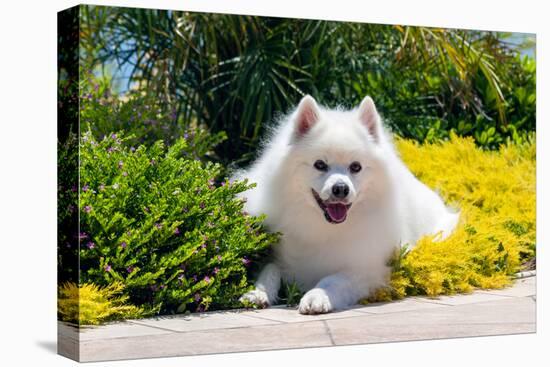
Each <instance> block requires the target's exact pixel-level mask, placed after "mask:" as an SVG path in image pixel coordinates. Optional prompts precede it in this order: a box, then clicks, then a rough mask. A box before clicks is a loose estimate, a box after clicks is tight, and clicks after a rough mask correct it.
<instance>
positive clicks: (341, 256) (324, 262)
mask: <svg viewBox="0 0 550 367" xmlns="http://www.w3.org/2000/svg"><path fill="white" fill-rule="evenodd" d="M535 46H536V38H535V35H534V34H522V33H504V32H494V31H487V30H464V29H445V28H433V27H422V26H414V27H413V26H407V25H382V24H368V23H352V22H336V21H327V20H314V19H292V18H273V17H260V16H249V15H246V16H245V15H231V14H213V13H200V12H187V11H171V10H155V9H134V8H121V7H103V6H92V5H80V6H77V7H74V8H71V9H68V10H65V11H62V12H60V13H59V14H58V75H59V79H58V314H57V317H58V351H59V353H60V354H62V355H64V356H66V357H69V358H72V359H75V360H78V361H104V360H120V359H135V358H148V357H169V356H187V355H196V354H210V353H228V352H243V351H261V350H276V349H285V348H307V347H320V346H337V345H351V344H369V343H380V342H396V341H412V340H429V339H438V338H456V337H472V336H487V335H506V334H520V333H533V332H535V331H536V320H535V316H536V61H535V51H536V47H535Z"/></svg>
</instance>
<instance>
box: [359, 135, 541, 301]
mask: <svg viewBox="0 0 550 367" xmlns="http://www.w3.org/2000/svg"><path fill="white" fill-rule="evenodd" d="M533 140H534V139H533ZM396 145H397V149H398V151H399V152H400V154H401V157H402V159H403V160H404V161H405V163H406V164H407V165H408V167H409V168H410V169H411V171H412V172H413V173H414V174H415V175H416V176H417V177H418V178H419V179H420V180H421V181H422V182H424V183H425V184H427V185H428V186H429V187H431V188H432V189H434V190H436V191H437V192H439V193H440V194H441V195H442V197H443V198H444V199H445V201H446V202H447V203H448V204H450V205H451V206H454V207H456V208H459V209H460V211H461V219H460V223H459V225H458V227H457V229H456V230H455V231H454V233H453V234H452V235H451V236H449V237H448V238H447V239H445V240H444V241H437V240H436V239H434V238H431V237H425V238H422V239H421V240H420V241H419V242H418V243H417V244H416V246H415V247H414V248H413V249H412V250H411V251H410V252H408V253H406V252H405V251H401V253H400V254H397V255H396V257H395V258H394V259H393V260H392V261H393V263H392V265H393V269H394V270H393V273H392V276H391V281H390V289H389V290H388V289H386V290H385V291H384V290H379V291H377V292H375V294H373V295H371V297H370V298H369V300H370V301H382V300H388V299H391V298H402V297H404V296H406V295H415V294H425V295H428V296H431V297H435V296H437V295H440V294H453V293H457V292H470V291H472V289H473V288H502V287H504V286H506V285H508V284H510V282H511V280H512V275H513V274H514V273H515V272H517V271H518V270H520V267H521V263H522V262H523V261H525V260H526V259H529V258H532V257H533V256H534V255H535V241H536V227H535V224H536V223H535V219H536V205H535V204H536V192H535V189H536V184H535V183H536V146H535V144H534V143H527V144H524V145H521V146H517V145H512V144H509V145H503V146H502V147H501V148H500V150H499V151H483V150H481V149H479V148H477V147H476V146H475V144H474V141H473V140H472V139H471V138H459V137H457V136H452V137H451V139H450V141H448V142H443V143H435V144H424V145H420V144H418V143H416V142H413V141H409V140H402V139H398V140H397V142H396Z"/></svg>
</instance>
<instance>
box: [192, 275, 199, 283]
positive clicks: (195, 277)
mask: <svg viewBox="0 0 550 367" xmlns="http://www.w3.org/2000/svg"><path fill="white" fill-rule="evenodd" d="M192 278H193V280H194V281H195V282H196V281H197V279H199V278H198V277H197V274H195V275H193V277H192Z"/></svg>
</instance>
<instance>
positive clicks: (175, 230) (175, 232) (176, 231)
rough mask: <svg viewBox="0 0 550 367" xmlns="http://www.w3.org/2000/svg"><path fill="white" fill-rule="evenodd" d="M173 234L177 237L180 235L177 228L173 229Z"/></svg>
mask: <svg viewBox="0 0 550 367" xmlns="http://www.w3.org/2000/svg"><path fill="white" fill-rule="evenodd" d="M174 234H175V235H176V236H177V235H178V234H180V229H179V228H178V227H176V229H174Z"/></svg>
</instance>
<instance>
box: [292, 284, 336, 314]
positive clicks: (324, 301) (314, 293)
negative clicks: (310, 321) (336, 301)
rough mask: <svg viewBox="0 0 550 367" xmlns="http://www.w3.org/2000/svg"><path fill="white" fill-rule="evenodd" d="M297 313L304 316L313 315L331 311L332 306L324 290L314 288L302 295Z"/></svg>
mask: <svg viewBox="0 0 550 367" xmlns="http://www.w3.org/2000/svg"><path fill="white" fill-rule="evenodd" d="M298 311H299V312H300V313H301V314H304V315H315V314H319V313H327V312H330V311H332V304H331V303H330V299H329V298H328V295H327V293H326V292H325V290H324V289H321V288H315V289H312V290H310V291H309V292H307V293H306V294H304V296H303V297H302V299H301V300H300V305H299V306H298Z"/></svg>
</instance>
